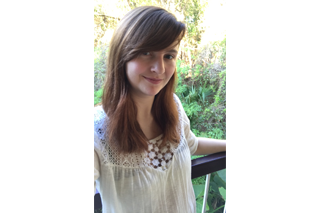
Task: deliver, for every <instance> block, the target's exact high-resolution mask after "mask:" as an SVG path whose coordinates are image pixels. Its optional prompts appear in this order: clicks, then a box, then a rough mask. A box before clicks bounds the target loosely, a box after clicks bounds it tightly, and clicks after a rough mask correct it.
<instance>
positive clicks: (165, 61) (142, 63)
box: [126, 45, 179, 96]
mask: <svg viewBox="0 0 320 213" xmlns="http://www.w3.org/2000/svg"><path fill="white" fill-rule="evenodd" d="M178 48H179V46H178V45H175V46H171V47H169V48H166V49H164V50H161V51H151V52H145V53H142V54H140V55H139V56H137V57H136V58H134V59H132V60H131V61H129V62H127V64H126V74H127V78H128V80H129V82H130V85H131V88H130V92H131V94H132V95H137V96H155V95H156V94H158V93H159V92H160V90H161V89H162V88H163V87H165V86H166V85H167V83H168V82H169V80H170V79H171V77H172V75H173V74H174V72H175V69H176V61H177V55H178Z"/></svg>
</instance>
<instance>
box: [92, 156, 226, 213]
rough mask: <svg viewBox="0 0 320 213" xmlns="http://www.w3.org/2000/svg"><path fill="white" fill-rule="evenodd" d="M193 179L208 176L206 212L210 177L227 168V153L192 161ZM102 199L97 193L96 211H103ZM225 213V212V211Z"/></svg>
mask: <svg viewBox="0 0 320 213" xmlns="http://www.w3.org/2000/svg"><path fill="white" fill-rule="evenodd" d="M191 166H192V170H191V178H192V179H194V178H197V177H201V176H204V175H206V185H205V194H204V199H203V207H202V212H205V207H206V202H207V196H208V189H209V181H210V175H211V173H213V172H216V171H219V170H221V169H225V168H226V152H219V153H215V154H211V155H207V156H204V157H201V158H197V159H193V160H191ZM101 208H102V204H101V197H100V194H99V193H97V194H95V196H94V209H95V210H96V209H101ZM224 212H225V210H224Z"/></svg>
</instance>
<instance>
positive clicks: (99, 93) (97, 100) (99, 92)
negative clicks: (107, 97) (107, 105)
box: [94, 88, 103, 105]
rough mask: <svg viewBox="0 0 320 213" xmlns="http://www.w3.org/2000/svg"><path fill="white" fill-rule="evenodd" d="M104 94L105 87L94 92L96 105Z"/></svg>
mask: <svg viewBox="0 0 320 213" xmlns="http://www.w3.org/2000/svg"><path fill="white" fill-rule="evenodd" d="M102 94H103V88H101V89H99V90H98V91H95V92H94V105H96V104H98V103H100V102H101V97H102Z"/></svg>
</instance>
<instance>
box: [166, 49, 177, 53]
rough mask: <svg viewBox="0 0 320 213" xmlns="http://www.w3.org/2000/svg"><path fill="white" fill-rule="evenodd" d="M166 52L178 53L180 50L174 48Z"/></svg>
mask: <svg viewBox="0 0 320 213" xmlns="http://www.w3.org/2000/svg"><path fill="white" fill-rule="evenodd" d="M166 52H168V53H176V54H177V53H178V51H177V50H175V49H172V50H168V51H166Z"/></svg>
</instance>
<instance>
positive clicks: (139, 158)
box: [94, 95, 198, 213]
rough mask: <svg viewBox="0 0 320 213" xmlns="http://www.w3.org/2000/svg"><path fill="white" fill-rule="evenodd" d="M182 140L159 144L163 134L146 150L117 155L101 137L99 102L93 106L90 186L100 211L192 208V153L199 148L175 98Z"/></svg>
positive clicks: (189, 211)
mask: <svg viewBox="0 0 320 213" xmlns="http://www.w3.org/2000/svg"><path fill="white" fill-rule="evenodd" d="M174 100H175V102H176V104H177V106H178V112H179V121H180V126H179V131H180V133H181V134H180V138H181V140H180V144H179V145H176V146H173V145H172V144H171V143H167V146H164V147H163V148H162V149H161V150H160V149H159V148H158V145H159V142H161V138H162V135H159V136H158V137H156V138H154V139H153V140H150V141H149V148H148V151H146V152H145V153H144V154H140V155H138V154H126V155H120V154H118V152H117V150H116V148H115V147H111V146H109V144H108V141H107V140H106V137H105V129H106V128H107V127H106V124H105V118H106V114H105V113H104V111H103V109H102V107H101V106H98V107H95V108H94V185H95V188H94V191H95V190H96V187H97V189H98V191H99V192H100V196H101V199H102V212H103V213H196V199H195V195H194V191H193V187H192V182H191V157H190V156H191V155H192V154H193V153H195V151H196V150H197V147H198V141H197V139H196V137H195V135H194V134H193V133H192V132H191V131H190V122H189V119H188V117H187V115H186V113H185V111H184V110H183V108H182V105H181V103H180V100H179V98H178V97H177V96H176V95H174Z"/></svg>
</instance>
